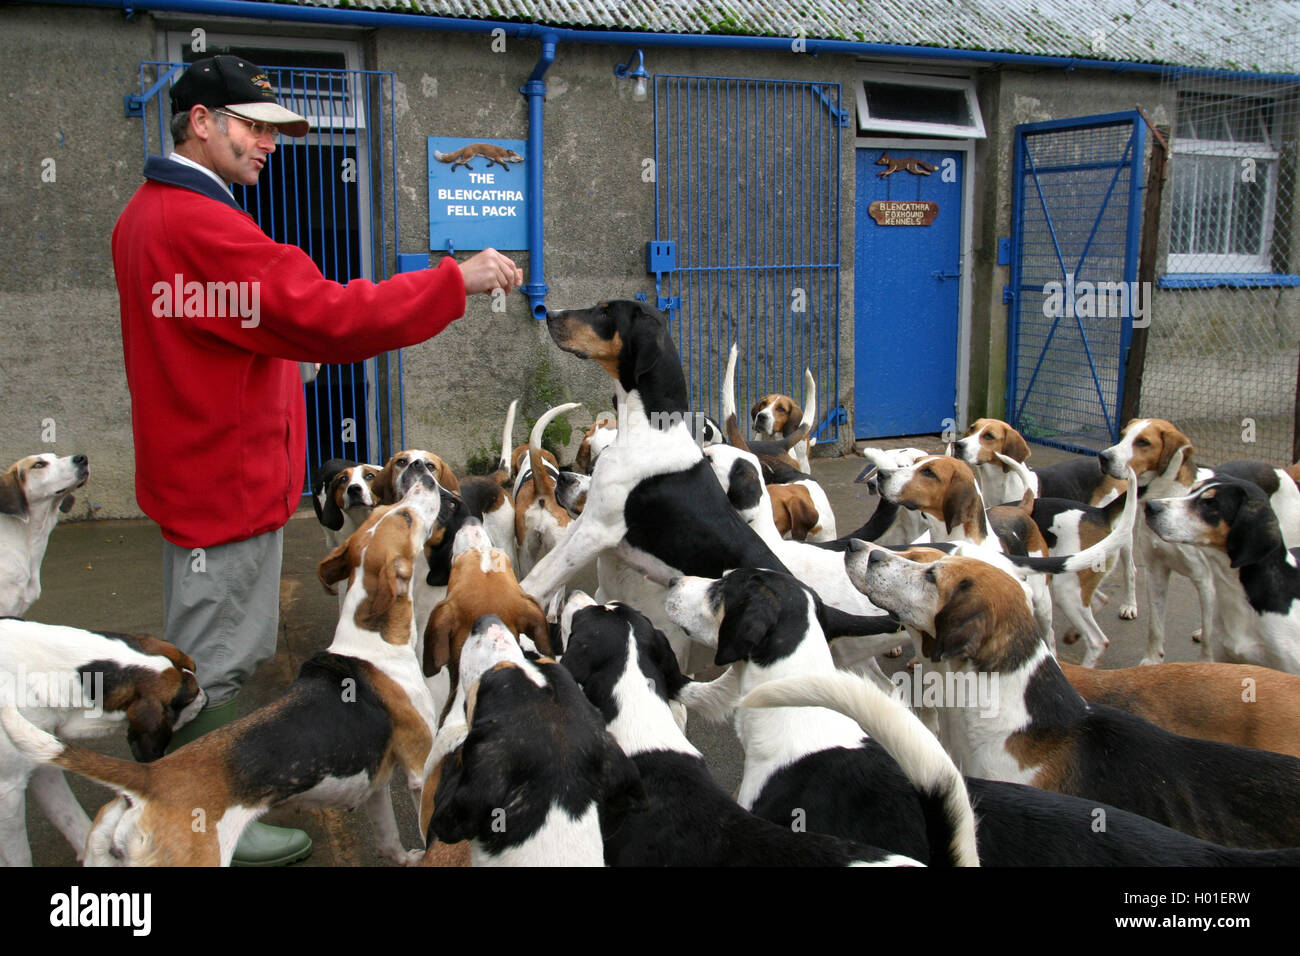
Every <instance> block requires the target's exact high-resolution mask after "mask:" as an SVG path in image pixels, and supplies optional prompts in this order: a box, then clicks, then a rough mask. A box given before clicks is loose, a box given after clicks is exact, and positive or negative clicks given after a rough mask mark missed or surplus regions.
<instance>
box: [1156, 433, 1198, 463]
mask: <svg viewBox="0 0 1300 956" xmlns="http://www.w3.org/2000/svg"><path fill="white" fill-rule="evenodd" d="M1160 441H1161V445H1160V460H1159V461H1157V462H1156V469H1155V470H1156V472H1157V473H1158V474H1162V475H1163V474H1164V473H1165V469H1166V468H1168V467H1169V461H1170V459H1171V458H1173V457H1174V453H1175V452H1177V451H1178V449H1180V448H1182V449H1184V451H1183V462H1184V463H1186V462H1187V461H1188V459H1190V458H1191V457H1192V452H1194V451H1196V449H1195V448H1193V447H1192V443H1191V442H1190V441H1188V440H1187V436H1186V435H1184V434H1183V433H1182V432H1180V431H1179V430H1178V429H1177V428H1173V427H1170V428H1169V430H1168V431H1166V432H1165V433H1164V434H1163V435H1161V436H1160Z"/></svg>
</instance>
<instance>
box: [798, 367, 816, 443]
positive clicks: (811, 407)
mask: <svg viewBox="0 0 1300 956" xmlns="http://www.w3.org/2000/svg"><path fill="white" fill-rule="evenodd" d="M803 394H804V402H805V404H804V407H803V418H801V419H800V420H799V421H800V424H803V425H807V426H808V431H809V436H808V448H809V450H810V451H811V450H812V447H813V445H815V444H817V439H816V438H813V437H812V434H811V432H812V428H813V426H814V425H816V424H817V379H815V378H813V373H812V371H811V370H809V369H804V370H803Z"/></svg>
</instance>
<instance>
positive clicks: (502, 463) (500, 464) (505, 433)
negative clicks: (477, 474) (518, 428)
mask: <svg viewBox="0 0 1300 956" xmlns="http://www.w3.org/2000/svg"><path fill="white" fill-rule="evenodd" d="M518 408H519V399H515V400H514V401H512V402H511V403H510V407H509V408H507V409H506V424H505V427H504V428H503V429H501V457H500V458H498V459H497V471H503V472H505V475H506V480H507V481H509V480H510V479H511V478H513V477H514V476H513V475H511V474H510V452H511V451H512V450H513V448H512V446H511V444H510V443H511V441H513V439H514V434H515V410H516V409H518Z"/></svg>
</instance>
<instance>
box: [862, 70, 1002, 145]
mask: <svg viewBox="0 0 1300 956" xmlns="http://www.w3.org/2000/svg"><path fill="white" fill-rule="evenodd" d="M867 83H887V84H889V85H891V86H915V87H927V88H930V89H943V90H961V91H962V92H964V93H965V95H966V108H967V109H968V110H969V112H970V115H971V120H972V122H971V123H969V124H965V125H963V124H957V123H922V122H917V121H915V120H894V119H878V118H872V116H871V107H870V105H869V104H868V103H867V90H866V84H867ZM854 92H855V93H856V94H857V101H858V133H859V135H861V136H870V135H873V134H880V133H909V134H912V135H916V136H945V137H953V138H957V139H984V138H986V134H985V132H984V116H983V114H981V113H980V104H979V98H978V97H977V96H976V95H975V81H974V80H972V79H969V78H965V77H959V76H951V77H949V76H925V75H921V74H917V73H892V72H889V71H885V70H880V71H876V70H872V71H866V72H861V73H858V74H857V75H856V77H855V82H854Z"/></svg>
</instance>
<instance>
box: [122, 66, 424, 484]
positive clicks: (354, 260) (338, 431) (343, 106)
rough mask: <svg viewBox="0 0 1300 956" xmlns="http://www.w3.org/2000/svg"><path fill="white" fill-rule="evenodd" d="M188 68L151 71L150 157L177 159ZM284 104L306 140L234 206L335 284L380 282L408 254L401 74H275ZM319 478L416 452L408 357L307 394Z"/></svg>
mask: <svg viewBox="0 0 1300 956" xmlns="http://www.w3.org/2000/svg"><path fill="white" fill-rule="evenodd" d="M184 66H185V64H183V63H163V62H156V61H146V62H144V63H141V64H140V90H141V93H140V96H139V97H129V98H128V112H131V113H132V115H139V116H140V117H141V118H142V120H143V122H142V123H141V131H142V138H143V145H144V153H145V156H149V155H155V154H166V152H167V151H168V150H169V149H170V148H171V141H170V135H169V133H168V126H169V124H170V120H171V106H170V101H169V100H168V99H167V96H166V93H167V90H168V89H170V87H171V84H172V83H173V82H175V80H176V78H177V77H179V76H180V74H181V71H182V70H183V69H184ZM265 69H266V72H267V74H268V75H269V77H270V79H271V81H272V83H274V85H275V87H276V91H277V94H278V96H279V99H280V102H281V103H283V104H284V105H285V106H287V107H289V108H290V109H292V110H294V111H295V112H297V113H300V114H302V115H304V116H306V117H307V118H308V119H309V120H311V123H312V132H311V133H310V134H308V135H307V136H306V137H300V138H290V137H281V138H280V139H279V141H278V143H277V146H276V150H275V152H274V153H273V154H271V156H270V157H269V159H268V161H267V165H266V169H265V170H263V172H262V176H261V178H260V179H259V181H258V184H257V185H256V186H252V187H245V186H235V187H234V195H235V199H236V200H237V201H238V202H239V203H240V204H241V205H242V206H243V207H244V209H246V210H247V211H248V213H249V214H250V215H251V216H252V217H253V218H254V219H256V220H257V222H258V224H259V225H260V226H261V227H262V228H263V229H264V230H265V231H266V233H267V235H269V236H271V237H272V238H273V239H275V240H276V241H278V242H285V243H292V244H294V245H297V246H299V247H300V248H302V249H303V250H304V251H305V252H306V253H307V254H308V255H309V256H311V258H312V259H313V261H315V263H316V265H317V266H319V267H320V270H321V272H322V274H324V275H325V277H326V278H329V279H333V280H335V281H337V282H342V283H346V282H349V281H350V280H352V279H355V278H367V279H370V280H372V281H375V282H378V281H381V280H383V279H386V278H387V277H388V276H389V275H390V274H391V273H392V272H393V271H394V263H395V260H396V254H397V190H396V183H397V167H396V146H397V139H396V137H397V131H396V127H395V124H394V122H393V93H394V74H392V73H387V72H379V71H373V70H335V69H324V68H313V69H302V68H289V67H276V66H267V67H265ZM303 397H304V400H305V402H306V406H307V426H308V433H307V461H306V476H307V478H306V479H305V481H304V486H303V488H304V492H303V493H304V494H307V493H308V492H309V482H310V476H311V475H312V474H313V473H314V472H315V470H316V468H317V467H319V466H320V464H321V463H322V462H324V461H326V460H328V459H330V458H350V459H353V460H356V461H369V462H375V463H379V464H382V463H383V462H384V461H385V460H386V459H387V458H389V457H390V456H391V455H392V454H393V453H394V452H395V451H397V450H398V449H400V448H401V447H403V446H404V445H405V439H406V435H405V420H404V417H403V413H402V409H403V402H402V357H401V352H396V353H386V354H383V355H379V356H377V357H375V358H372V359H368V360H366V361H365V362H354V363H351V364H347V365H326V366H324V367H322V368H321V370H320V373H319V374H318V376H317V378H316V380H315V381H314V382H311V383H309V384H308V385H305V386H304V387H303Z"/></svg>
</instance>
